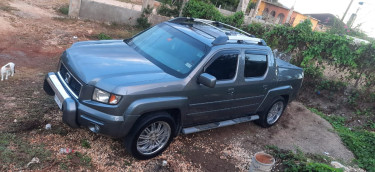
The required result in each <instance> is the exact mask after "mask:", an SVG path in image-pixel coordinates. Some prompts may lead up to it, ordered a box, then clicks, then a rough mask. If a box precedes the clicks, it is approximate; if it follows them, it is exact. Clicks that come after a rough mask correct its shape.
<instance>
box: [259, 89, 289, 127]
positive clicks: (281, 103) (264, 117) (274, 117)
mask: <svg viewBox="0 0 375 172" xmlns="http://www.w3.org/2000/svg"><path fill="white" fill-rule="evenodd" d="M285 107H286V102H285V99H284V98H283V97H281V96H278V97H275V98H274V99H273V101H272V103H271V106H269V107H268V108H267V109H266V110H265V111H263V112H261V113H259V119H258V120H256V121H255V123H256V124H258V125H259V126H261V127H263V128H268V127H271V126H272V125H274V124H275V123H276V122H277V121H278V120H279V119H280V117H281V115H282V114H283V113H284V110H285Z"/></svg>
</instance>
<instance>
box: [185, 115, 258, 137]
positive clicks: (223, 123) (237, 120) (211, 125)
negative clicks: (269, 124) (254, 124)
mask: <svg viewBox="0 0 375 172" xmlns="http://www.w3.org/2000/svg"><path fill="white" fill-rule="evenodd" d="M257 119H259V116H258V115H252V116H245V117H241V118H235V119H231V120H226V121H220V122H214V123H209V124H204V125H197V126H194V127H189V128H183V129H182V133H183V134H191V133H196V132H200V131H205V130H211V129H214V128H219V127H225V126H229V125H234V124H239V123H243V122H249V121H254V120H257Z"/></svg>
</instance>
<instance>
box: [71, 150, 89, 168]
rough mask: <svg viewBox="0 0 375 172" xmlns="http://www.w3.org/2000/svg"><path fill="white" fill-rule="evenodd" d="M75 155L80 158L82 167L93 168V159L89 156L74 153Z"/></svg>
mask: <svg viewBox="0 0 375 172" xmlns="http://www.w3.org/2000/svg"><path fill="white" fill-rule="evenodd" d="M74 155H75V156H76V157H78V158H79V160H80V162H81V164H82V165H84V166H91V157H90V156H88V155H86V154H82V153H80V152H74Z"/></svg>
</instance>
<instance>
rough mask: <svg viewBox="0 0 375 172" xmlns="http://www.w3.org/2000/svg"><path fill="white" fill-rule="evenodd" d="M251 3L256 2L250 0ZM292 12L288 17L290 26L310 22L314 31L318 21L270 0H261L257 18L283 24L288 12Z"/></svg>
mask: <svg viewBox="0 0 375 172" xmlns="http://www.w3.org/2000/svg"><path fill="white" fill-rule="evenodd" d="M251 2H255V3H256V2H257V0H251ZM291 10H292V14H291V17H290V20H289V21H288V23H289V24H290V25H291V26H293V27H294V26H297V25H298V24H299V23H302V22H303V21H305V20H310V21H311V23H312V29H313V30H315V28H316V26H317V25H318V23H319V20H318V19H316V18H314V17H311V16H308V15H303V14H301V13H299V12H297V11H294V10H293V7H292V9H290V8H288V7H286V6H284V5H282V4H280V3H275V2H272V1H270V0H262V1H261V3H260V5H259V8H258V12H257V16H261V18H262V19H263V20H265V21H267V22H271V23H275V24H285V23H286V20H287V17H288V14H289V12H290V11H291Z"/></svg>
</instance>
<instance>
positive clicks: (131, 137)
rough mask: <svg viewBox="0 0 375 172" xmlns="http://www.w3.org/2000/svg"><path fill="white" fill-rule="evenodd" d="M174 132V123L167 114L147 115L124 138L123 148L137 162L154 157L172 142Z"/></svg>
mask: <svg viewBox="0 0 375 172" xmlns="http://www.w3.org/2000/svg"><path fill="white" fill-rule="evenodd" d="M159 127H160V128H159ZM158 129H159V130H158ZM175 130H176V123H175V121H174V119H173V118H172V116H171V115H169V114H168V113H166V112H158V113H152V114H148V115H147V116H146V117H144V118H142V119H140V121H138V122H137V123H136V124H134V128H133V129H132V130H131V131H130V132H129V134H128V136H126V137H125V138H124V144H125V148H126V150H127V151H128V152H129V153H130V154H131V155H132V156H133V157H135V158H137V159H139V160H146V159H150V158H153V157H156V156H158V155H160V154H161V153H162V152H163V151H164V150H165V149H166V148H167V147H168V146H169V144H170V143H171V142H172V140H173V137H174V133H175ZM154 146H155V147H154ZM152 147H154V148H152Z"/></svg>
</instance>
